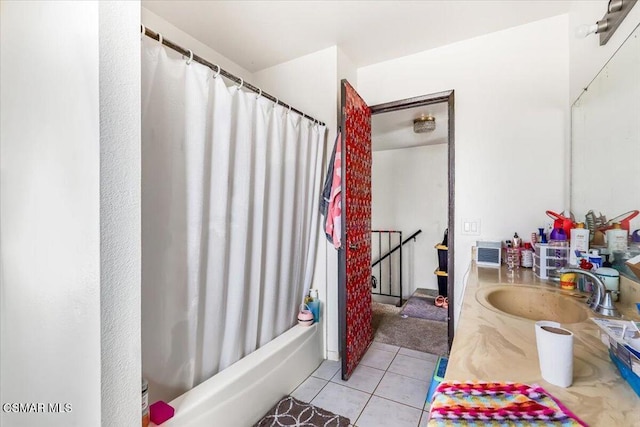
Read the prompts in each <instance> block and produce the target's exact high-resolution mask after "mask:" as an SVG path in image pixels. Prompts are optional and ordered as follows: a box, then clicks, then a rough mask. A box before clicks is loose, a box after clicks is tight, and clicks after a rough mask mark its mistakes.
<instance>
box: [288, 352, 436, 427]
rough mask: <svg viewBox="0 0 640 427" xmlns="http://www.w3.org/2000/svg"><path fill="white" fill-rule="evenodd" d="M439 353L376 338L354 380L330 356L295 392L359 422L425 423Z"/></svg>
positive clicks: (361, 425) (371, 425)
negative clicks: (344, 376) (343, 376)
mask: <svg viewBox="0 0 640 427" xmlns="http://www.w3.org/2000/svg"><path fill="white" fill-rule="evenodd" d="M437 360H438V356H435V355H433V354H429V353H422V352H420V351H415V350H410V349H408V348H402V347H398V346H395V345H389V344H383V343H379V342H375V341H374V342H373V344H371V347H369V350H368V351H367V353H366V354H365V355H364V357H363V358H362V361H361V362H360V365H359V366H358V367H357V368H356V370H355V371H354V372H353V374H352V375H351V378H349V380H348V381H343V380H342V379H341V372H340V362H335V361H331V360H325V361H324V362H322V364H321V365H320V367H318V369H316V371H315V372H314V373H313V374H311V376H310V377H309V378H307V379H306V380H305V381H304V382H303V383H302V384H300V385H299V386H298V388H296V389H295V390H294V392H293V393H291V395H292V396H293V397H295V398H297V399H300V400H302V401H305V402H310V403H312V404H314V405H316V406H318V407H320V408H323V409H326V410H328V411H331V412H334V413H336V414H340V415H343V416H345V417H349V419H350V420H351V423H352V425H353V426H354V427H389V426H394V427H425V426H426V425H427V421H428V418H429V405H428V404H426V403H425V398H426V396H427V391H428V389H429V383H430V381H431V377H432V375H433V370H434V368H435V365H436V362H437Z"/></svg>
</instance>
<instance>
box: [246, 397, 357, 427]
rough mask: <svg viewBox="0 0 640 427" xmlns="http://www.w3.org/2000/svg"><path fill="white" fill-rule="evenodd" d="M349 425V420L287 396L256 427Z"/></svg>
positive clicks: (335, 426) (342, 426)
mask: <svg viewBox="0 0 640 427" xmlns="http://www.w3.org/2000/svg"><path fill="white" fill-rule="evenodd" d="M349 423H350V421H349V418H345V417H343V416H341V415H336V414H333V413H331V412H329V411H327V410H324V409H321V408H318V407H316V406H313V405H312V404H310V403H305V402H302V401H300V400H298V399H295V398H293V397H291V396H286V397H284V398H283V399H282V400H281V401H280V402H278V403H276V405H275V406H274V407H273V408H271V410H270V411H269V412H268V413H267V415H265V416H264V418H262V419H261V420H260V421H258V423H257V424H256V425H255V426H254V427H276V426H278V427H279V426H296V427H348V426H349Z"/></svg>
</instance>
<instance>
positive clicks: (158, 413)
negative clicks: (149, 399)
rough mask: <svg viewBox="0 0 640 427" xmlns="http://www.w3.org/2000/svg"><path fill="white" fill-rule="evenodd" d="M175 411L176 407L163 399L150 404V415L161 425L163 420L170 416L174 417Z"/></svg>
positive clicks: (155, 422)
mask: <svg viewBox="0 0 640 427" xmlns="http://www.w3.org/2000/svg"><path fill="white" fill-rule="evenodd" d="M174 413H175V409H173V407H172V406H171V405H169V404H168V403H166V402H163V401H162V400H158V401H157V402H156V403H153V404H151V406H149V415H150V418H151V421H152V422H153V423H154V424H156V425H160V424H162V423H163V422H165V421H167V420H168V419H169V418H171V417H173V414H174Z"/></svg>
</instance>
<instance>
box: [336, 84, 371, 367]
mask: <svg viewBox="0 0 640 427" xmlns="http://www.w3.org/2000/svg"><path fill="white" fill-rule="evenodd" d="M345 87H346V102H345V105H344V114H345V129H344V130H343V137H344V139H345V141H344V144H345V145H344V147H345V150H344V152H343V153H342V157H343V160H344V163H343V164H344V173H343V177H344V183H343V184H344V185H343V191H344V193H345V194H344V197H345V199H344V200H345V204H344V206H343V212H344V229H345V230H346V236H345V238H343V242H344V245H343V246H344V250H345V251H346V254H345V255H346V269H345V272H346V311H347V321H346V339H347V348H346V354H344V355H343V357H345V358H346V367H347V372H346V377H349V376H350V375H351V373H352V372H353V370H354V369H355V367H356V366H357V365H358V362H359V361H360V359H362V356H363V355H364V353H365V352H366V350H367V348H368V346H369V344H370V343H371V340H372V339H373V330H372V326H371V316H372V314H371V111H370V110H369V107H368V106H367V104H366V103H365V102H364V101H363V100H362V98H360V96H359V95H358V93H357V92H356V91H355V90H354V89H353V88H352V87H351V86H350V85H349V84H348V83H346V84H345ZM343 375H345V373H344V372H343Z"/></svg>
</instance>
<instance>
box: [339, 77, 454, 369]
mask: <svg viewBox="0 0 640 427" xmlns="http://www.w3.org/2000/svg"><path fill="white" fill-rule="evenodd" d="M345 87H346V88H347V89H348V90H347V91H346V92H345ZM349 91H352V92H353V95H351V98H352V99H356V100H357V108H353V106H350V105H349V103H348V102H347V103H346V104H345V101H348V99H349V96H345V94H349ZM342 99H343V104H342V105H343V107H342V120H341V122H342V129H343V143H342V144H343V145H342V146H343V152H344V155H345V156H348V153H349V149H348V147H349V143H350V141H351V140H352V139H354V136H355V139H357V140H358V144H359V147H360V146H361V145H362V144H363V143H362V140H363V138H362V135H361V132H359V131H360V130H361V129H362V126H354V130H355V131H356V135H354V136H352V135H350V134H349V132H350V130H349V126H347V125H348V124H349V121H350V120H354V119H353V118H350V117H349V111H355V114H356V115H357V117H356V119H355V120H354V121H356V122H357V123H359V124H362V123H364V124H367V126H370V120H371V119H370V116H374V115H379V114H383V113H390V112H398V111H402V110H408V109H412V108H416V107H427V106H435V105H437V104H444V105H446V112H447V117H446V125H445V128H446V130H447V142H446V143H447V150H446V151H447V152H446V164H447V199H448V200H447V229H448V233H449V236H448V252H447V263H448V271H449V277H448V282H447V293H448V296H449V305H448V310H447V342H448V347H449V349H450V348H451V344H452V341H453V334H454V328H453V326H454V304H455V300H454V292H453V284H454V283H455V277H454V276H455V274H454V272H455V268H454V267H455V266H454V256H453V254H454V253H455V248H454V244H455V239H454V236H455V222H454V218H455V204H454V201H455V198H454V195H455V193H454V189H455V181H454V178H455V170H454V168H455V157H454V156H455V133H454V131H455V117H454V107H455V105H454V91H453V90H449V91H445V92H438V93H434V94H429V95H423V96H419V97H414V98H408V99H403V100H399V101H393V102H389V103H384V104H379V105H375V106H372V107H368V106H366V103H364V101H363V100H362V99H361V98H360V97H359V96H358V95H357V93H356V92H355V91H354V90H353V88H351V86H350V85H349V84H348V82H346V81H343V97H342ZM364 110H368V111H364ZM363 111H364V112H363ZM367 115H370V116H369V118H367V117H366V116H367ZM367 120H368V122H367ZM367 143H368V144H369V147H368V148H369V153H368V155H369V156H370V155H371V152H370V145H371V134H370V130H369V135H368V142H365V144H367ZM345 148H346V150H345ZM369 162H370V157H369ZM343 173H344V175H343V177H348V176H349V166H348V165H346V164H345V166H344V172H343ZM369 174H370V171H369ZM368 184H369V188H368V190H369V192H370V189H371V187H370V181H369V183H368ZM352 185H353V186H354V187H357V188H358V190H362V188H361V187H362V182H356V181H354V182H353V183H351V182H350V181H349V179H344V181H343V186H344V188H343V190H344V192H348V191H349V190H350V186H352ZM369 202H370V201H369ZM368 208H369V213H370V205H369V207H368ZM348 211H349V203H348V201H347V200H345V199H343V215H344V212H348ZM365 211H366V209H365ZM353 218H356V216H355V215H354V216H353ZM351 219H352V218H351V217H350V215H349V214H346V215H344V216H343V221H344V227H343V229H344V230H347V233H346V235H345V239H343V242H345V243H346V247H347V248H349V247H351V246H353V247H354V248H355V247H357V248H358V249H362V246H363V243H366V244H367V250H368V251H369V254H370V253H371V239H370V236H369V238H367V239H363V238H361V239H360V240H359V241H358V245H350V244H349V241H348V239H347V238H346V237H347V236H348V230H350V229H352V227H350V220H351ZM369 221H370V217H369ZM359 225H361V224H358V223H357V224H356V225H355V227H353V228H358V226H359ZM359 228H362V227H359ZM349 253H350V251H349V250H341V251H340V253H339V291H340V293H339V305H340V307H339V311H340V331H341V332H340V333H341V353H342V357H343V362H342V363H343V372H342V375H343V379H348V377H349V375H350V373H351V372H352V371H353V369H354V368H355V366H357V364H358V362H359V359H360V358H361V357H362V355H363V354H364V350H366V346H363V345H362V344H363V343H362V342H358V344H359V345H358V348H356V349H354V348H352V347H350V346H349V341H348V340H347V336H348V334H349V331H350V330H353V328H354V325H355V326H356V327H358V325H360V326H361V325H363V324H365V323H367V321H368V322H369V323H370V322H371V310H362V313H360V312H357V313H354V310H353V307H361V306H362V299H363V298H364V296H363V292H362V288H363V284H362V283H358V284H357V286H351V285H349V286H348V285H347V283H348V281H349V280H350V279H351V278H352V277H355V276H358V278H359V281H360V282H361V281H362V276H363V274H362V270H363V269H364V268H365V266H364V263H359V264H360V267H359V270H358V271H354V272H353V273H352V272H351V271H350V270H349V268H348V267H349V265H350V263H349V259H350V258H349ZM434 256H435V255H434ZM354 264H355V263H354ZM369 271H370V270H369ZM369 276H370V274H369ZM367 286H368V287H369V291H370V290H371V288H370V284H367ZM351 289H356V291H355V292H356V294H353V293H351V294H350V290H351ZM351 292H353V291H351ZM354 295H355V296H358V298H354ZM368 295H369V296H370V292H369V293H368ZM354 300H355V301H358V305H357V306H354V303H353V302H352V303H351V308H352V309H351V310H350V309H349V308H350V303H349V301H354ZM348 316H350V317H349V318H350V319H351V320H350V321H348V319H347V317H348ZM354 317H357V319H356V322H355V323H354V321H353V318H354ZM347 359H348V360H347ZM346 368H348V369H346Z"/></svg>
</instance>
